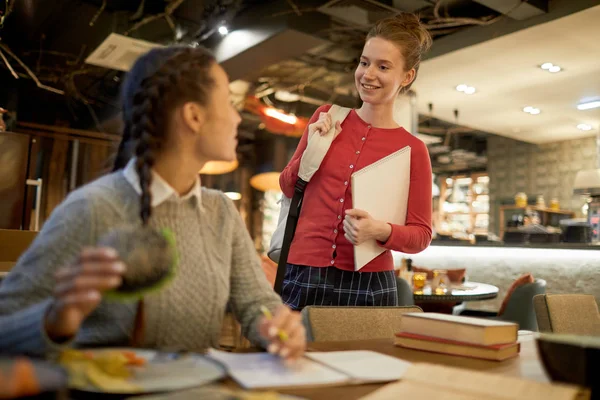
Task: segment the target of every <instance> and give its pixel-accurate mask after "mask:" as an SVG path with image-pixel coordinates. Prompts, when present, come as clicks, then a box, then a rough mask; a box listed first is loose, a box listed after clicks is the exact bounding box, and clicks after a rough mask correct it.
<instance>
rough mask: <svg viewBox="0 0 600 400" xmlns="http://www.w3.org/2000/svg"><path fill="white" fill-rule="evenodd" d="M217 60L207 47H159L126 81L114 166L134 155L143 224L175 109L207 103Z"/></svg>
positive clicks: (123, 164)
mask: <svg viewBox="0 0 600 400" xmlns="http://www.w3.org/2000/svg"><path fill="white" fill-rule="evenodd" d="M214 63H215V58H214V56H213V55H212V54H211V53H210V52H209V51H208V50H206V49H205V48H203V47H196V48H191V47H180V46H173V47H165V48H157V49H153V50H150V51H149V52H148V53H147V54H145V55H143V56H142V57H140V58H139V59H138V60H137V61H136V63H135V64H134V66H133V68H132V69H131V71H130V72H129V74H128V75H127V79H126V80H125V82H124V84H123V88H122V93H121V102H122V107H123V122H124V129H123V137H122V139H121V143H120V145H119V149H118V151H117V156H116V158H115V163H114V166H113V171H116V170H119V169H121V168H123V167H124V166H125V165H126V164H127V162H128V161H129V160H130V159H131V157H132V156H133V155H134V154H135V157H136V161H135V169H136V172H137V174H138V177H139V182H140V189H141V196H140V217H141V219H142V223H143V224H144V225H146V224H147V223H148V221H149V219H150V215H151V213H152V210H151V204H152V194H151V193H150V184H151V183H152V167H153V165H154V162H155V159H156V155H157V153H158V152H160V151H161V149H162V146H163V144H164V142H165V139H166V137H167V135H168V129H169V121H170V117H171V115H172V113H173V110H175V109H176V108H177V107H179V106H181V105H182V104H184V103H187V102H190V101H192V102H197V103H199V104H201V105H206V104H207V103H208V101H209V97H210V92H211V89H212V87H213V85H214V80H213V78H212V76H211V73H210V68H211V67H212V66H213V64H214Z"/></svg>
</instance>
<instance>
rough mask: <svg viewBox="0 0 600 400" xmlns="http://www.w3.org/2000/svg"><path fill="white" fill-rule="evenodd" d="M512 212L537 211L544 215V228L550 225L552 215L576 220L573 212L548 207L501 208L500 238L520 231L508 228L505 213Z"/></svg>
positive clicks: (542, 222)
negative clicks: (505, 234) (506, 233)
mask: <svg viewBox="0 0 600 400" xmlns="http://www.w3.org/2000/svg"><path fill="white" fill-rule="evenodd" d="M511 210H513V211H514V210H523V211H537V212H539V213H542V215H541V216H540V217H541V221H540V222H541V225H543V226H547V225H549V223H550V221H549V219H550V218H551V217H550V216H551V215H552V214H554V215H564V216H567V217H570V218H574V217H575V213H574V212H572V211H567V210H552V209H550V208H547V207H537V206H526V207H519V206H514V205H513V206H500V220H499V222H500V226H499V232H498V233H499V234H500V238H504V233H505V232H516V231H518V229H517V228H507V227H506V219H505V218H504V212H505V211H511Z"/></svg>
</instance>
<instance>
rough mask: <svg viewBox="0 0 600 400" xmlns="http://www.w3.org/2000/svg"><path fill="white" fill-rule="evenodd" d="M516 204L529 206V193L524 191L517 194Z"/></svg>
mask: <svg viewBox="0 0 600 400" xmlns="http://www.w3.org/2000/svg"><path fill="white" fill-rule="evenodd" d="M515 205H516V206H517V207H527V195H526V194H525V193H523V192H520V193H517V194H516V195H515Z"/></svg>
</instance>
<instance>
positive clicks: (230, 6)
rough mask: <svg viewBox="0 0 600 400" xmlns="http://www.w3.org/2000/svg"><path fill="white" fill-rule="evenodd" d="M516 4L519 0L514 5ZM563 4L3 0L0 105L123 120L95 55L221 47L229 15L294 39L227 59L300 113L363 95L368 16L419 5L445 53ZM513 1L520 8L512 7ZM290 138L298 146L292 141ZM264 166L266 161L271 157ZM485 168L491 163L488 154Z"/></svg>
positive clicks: (91, 120) (86, 122) (434, 128)
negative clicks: (357, 81) (356, 79)
mask: <svg viewBox="0 0 600 400" xmlns="http://www.w3.org/2000/svg"><path fill="white" fill-rule="evenodd" d="M4 1H5V0H2V2H4ZM572 2H577V1H575V0H573V1H572ZM572 2H571V4H572ZM506 3H512V4H513V6H512V7H510V8H508V9H506V7H505V6H504V5H505V4H506ZM521 3H524V4H525V3H526V6H527V7H529V8H528V11H527V10H526V11H527V12H528V13H529V14H527V13H522V12H521V11H522V10H524V8H519V7H518V6H522V5H523V4H521ZM553 3H554V4H558V3H564V1H562V2H561V1H554V2H553V1H542V0H530V1H520V0H515V1H509V0H506V1H505V0H439V1H435V0H388V1H384V0H381V1H374V0H333V1H316V0H295V1H293V0H276V1H267V0H264V1H256V0H171V1H166V0H18V1H17V0H8V2H7V3H6V4H7V9H5V10H2V8H1V7H0V11H3V12H4V15H5V20H4V25H3V27H2V28H0V56H1V57H0V88H1V89H0V105H2V106H4V107H5V108H8V109H9V110H11V111H13V112H14V114H13V115H16V118H17V119H18V120H20V121H27V122H37V123H45V124H52V125H64V126H70V127H73V128H80V129H89V130H102V131H107V130H108V131H110V130H111V129H118V128H114V127H115V126H118V124H117V125H115V124H114V123H113V124H111V121H113V122H114V118H115V116H116V115H118V112H119V104H118V99H117V97H118V91H119V85H120V82H121V78H122V74H123V72H121V71H117V70H113V69H106V68H102V67H97V66H93V65H89V64H86V63H85V59H86V58H87V57H88V56H89V54H90V53H91V52H92V51H93V50H95V49H96V48H97V47H98V46H99V45H100V44H101V43H102V42H103V41H104V40H105V39H106V37H107V36H108V35H109V34H110V33H113V32H115V33H119V34H122V35H127V36H131V37H133V38H139V39H144V40H146V41H150V42H155V43H160V44H172V43H181V44H189V45H193V44H194V43H201V44H203V45H205V46H207V47H210V48H213V49H215V52H216V54H217V55H218V54H219V51H220V50H219V45H220V41H221V35H219V33H218V32H217V29H218V27H219V26H221V25H222V24H225V25H227V26H228V27H229V29H230V31H234V30H236V29H238V28H248V27H254V28H256V27H260V29H262V30H263V31H269V29H271V30H272V32H277V34H278V35H279V36H277V37H279V38H285V40H287V41H288V42H282V43H279V46H280V47H279V48H280V49H281V50H280V51H273V47H272V46H274V45H276V44H277V41H276V39H273V40H271V41H264V43H260V44H258V45H256V46H254V47H252V48H248V49H242V50H244V51H240V52H239V54H237V55H233V56H231V57H230V58H229V59H224V60H223V61H222V62H223V65H224V66H225V68H226V69H228V68H229V69H231V72H230V74H232V75H236V74H237V75H239V76H233V78H234V79H243V80H245V81H247V82H248V84H249V85H248V92H247V93H246V94H253V95H258V97H260V98H262V99H263V101H265V102H270V103H273V104H274V105H276V106H278V107H280V108H283V109H287V110H288V111H293V112H295V113H296V114H297V115H302V116H310V114H312V112H313V111H314V110H315V109H316V107H318V105H319V104H323V103H325V102H333V101H335V102H336V103H339V104H342V105H347V106H356V105H357V104H358V98H357V96H356V94H355V90H354V87H353V86H354V85H353V80H352V71H353V69H354V68H355V66H356V60H357V56H358V55H359V54H360V48H361V46H362V43H363V40H364V36H365V34H366V30H367V27H368V25H370V24H372V23H373V22H375V21H376V20H378V19H379V18H382V17H385V16H388V15H393V14H394V13H398V12H401V11H410V12H418V14H419V15H420V17H421V19H422V21H423V22H424V23H425V24H427V26H428V27H429V29H430V32H431V33H432V36H433V37H434V48H433V49H432V52H434V53H435V52H436V46H438V44H439V43H442V44H443V46H441V45H439V46H440V47H438V48H441V47H444V46H445V47H446V48H448V42H449V41H451V40H452V38H453V36H456V37H458V36H460V35H461V34H463V32H464V33H466V32H471V31H473V32H475V31H476V30H477V29H479V30H481V31H482V32H483V30H484V29H486V28H487V27H489V26H494V24H504V25H506V26H507V28H506V31H509V30H510V29H513V30H514V29H515V28H514V25H515V24H518V25H519V26H522V27H525V26H527V24H530V23H531V22H532V21H534V20H536V18H538V19H540V18H545V17H546V16H547V15H549V14H551V12H552V4H553ZM503 4H504V5H503ZM515 10H517V11H519V13H516V12H515V13H513V14H510V13H511V12H513V11H515ZM504 13H509V14H510V16H509V17H507V16H506V15H505V14H504ZM530 14H531V15H530ZM0 15H2V13H1V12H0ZM510 24H512V25H510ZM504 25H503V26H504ZM509 25H510V26H509ZM281 32H287V34H288V36H285V35H280V33H281ZM290 32H291V33H290ZM268 34H271V33H268ZM499 34H503V33H502V32H500V31H498V32H497V34H496V35H499ZM303 35H309V36H310V37H311V38H312V39H311V40H315V43H319V45H318V46H317V47H316V48H314V49H310V51H306V49H304V48H303V47H302V40H303V39H302V38H307V37H309V36H303ZM270 37H271V38H276V35H275V34H273V36H270ZM281 40H284V39H281ZM470 40H471V41H472V40H473V36H472V35H471V39H470ZM267 42H269V43H270V45H267V44H266V43H267ZM221 45H222V44H221ZM261 46H262V47H261ZM269 46H271V47H269ZM438 53H439V50H438ZM236 57H237V64H236ZM244 57H245V58H244ZM240 60H242V61H243V62H241V61H240ZM220 61H221V60H220ZM228 66H229V67H228ZM240 66H241V69H240ZM236 68H237V69H236ZM11 69H12V71H11ZM229 69H228V71H229ZM14 75H17V76H18V77H19V79H18V80H17V79H15V77H14ZM36 81H37V82H36ZM39 86H41V88H40V87H39ZM283 89H285V91H288V92H293V93H296V94H298V93H299V94H301V96H302V97H301V98H300V99H299V100H297V101H294V102H289V101H288V102H283V101H281V100H279V99H278V98H276V96H275V93H276V92H277V91H281V90H283ZM57 92H58V93H57ZM432 106H435V105H432ZM244 116H245V121H244V124H243V126H242V131H244V132H246V134H245V135H243V138H245V141H244V140H242V141H241V146H240V147H241V148H240V152H241V153H243V152H244V151H247V152H253V153H254V156H253V157H252V158H254V159H256V158H257V157H258V158H263V157H269V156H268V155H265V156H261V155H258V156H257V154H260V153H261V151H260V150H259V149H258V148H259V147H260V146H261V145H262V144H265V143H267V142H268V137H269V134H267V133H265V132H260V129H258V125H259V122H260V121H258V120H257V119H256V118H253V117H252V116H251V115H249V114H245V115H244ZM419 131H420V132H422V133H426V134H431V135H434V136H439V137H441V138H442V143H440V144H436V145H432V148H433V147H435V146H437V147H438V150H435V149H434V150H433V152H436V151H439V150H440V149H441V150H442V152H450V151H452V150H453V149H454V150H456V149H457V148H462V149H466V150H467V151H468V152H473V153H475V155H477V156H479V157H482V156H483V157H484V156H485V142H486V139H485V138H486V134H485V133H484V132H476V131H472V130H469V129H467V128H464V127H460V126H458V125H456V124H455V123H454V121H439V120H435V119H433V118H429V117H428V116H427V112H424V113H423V114H422V115H421V116H420V124H419ZM290 146H291V148H293V146H294V142H293V140H292V141H291V144H290ZM440 146H442V147H440ZM244 149H246V150H244ZM267 153H268V152H267ZM271 153H272V151H271ZM479 160H480V161H481V158H480V159H479ZM257 163H258V164H264V160H263V161H257ZM480 164H481V163H480ZM474 165H475V164H473V165H471V167H473V166H474ZM434 167H435V168H436V169H437V170H438V171H443V170H450V168H451V167H449V166H447V165H445V164H444V163H441V164H440V163H437V164H436V163H434ZM468 168H470V167H468ZM479 168H485V163H484V164H483V165H480V166H479Z"/></svg>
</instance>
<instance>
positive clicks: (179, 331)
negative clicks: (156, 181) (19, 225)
mask: <svg viewBox="0 0 600 400" xmlns="http://www.w3.org/2000/svg"><path fill="white" fill-rule="evenodd" d="M201 198H202V200H201V201H202V207H198V204H197V201H199V200H198V199H197V197H191V198H188V199H185V200H183V199H177V200H172V201H166V202H163V203H161V204H159V205H158V206H156V207H154V208H153V210H152V212H153V214H152V217H151V220H150V221H151V222H150V224H151V225H153V226H155V227H159V228H163V227H164V228H169V229H170V230H171V231H173V232H174V234H175V239H176V241H177V248H178V249H177V250H178V252H179V257H180V260H179V261H180V262H179V267H178V271H177V276H176V278H175V279H174V281H173V282H172V283H171V285H169V286H168V287H167V288H165V289H164V290H162V291H159V292H158V293H156V294H151V295H149V296H147V297H146V298H145V301H144V303H145V335H144V346H146V347H151V348H168V347H177V348H185V349H188V350H195V351H198V350H202V349H205V348H207V347H210V346H213V347H215V346H217V344H218V339H219V334H220V331H221V325H222V321H223V316H224V314H225V309H226V306H227V304H228V302H229V303H230V305H231V308H232V311H233V313H234V315H235V316H236V318H237V319H238V321H240V323H241V325H242V330H243V333H244V334H245V336H246V337H248V338H249V339H250V340H251V341H253V342H254V343H260V339H259V336H258V332H257V321H258V319H259V316H260V315H261V312H260V306H261V305H265V306H266V307H268V308H270V309H274V308H275V307H276V306H277V305H279V304H281V299H280V298H279V297H278V296H277V295H276V294H275V293H274V292H273V290H272V288H271V287H270V285H269V283H268V281H267V279H266V277H265V275H264V272H263V271H262V269H261V266H260V263H259V258H258V257H257V255H256V251H255V249H254V246H253V243H252V240H251V238H250V236H249V235H248V232H247V230H246V227H245V225H244V223H243V221H242V219H241V217H240V215H239V213H238V212H237V210H236V209H235V207H234V205H233V203H232V202H231V201H230V200H229V199H228V198H226V197H225V196H224V195H223V194H222V193H220V192H217V191H213V190H208V189H205V188H203V189H202V194H201ZM138 215H139V196H138V194H137V193H136V191H135V190H134V188H133V187H132V186H131V184H130V183H129V182H128V181H127V180H126V179H125V177H124V176H123V173H122V171H119V172H115V173H113V174H110V175H106V176H104V177H102V178H100V179H98V180H96V181H94V182H92V183H90V184H88V185H86V186H84V187H82V188H81V189H78V190H76V191H74V192H72V193H71V194H70V195H69V196H68V197H67V199H66V200H65V201H64V202H63V203H62V204H61V205H60V206H59V207H57V208H56V210H55V211H54V212H53V213H52V215H51V217H50V219H49V220H48V221H47V222H46V223H45V224H44V227H43V229H42V230H41V232H40V233H39V235H38V236H37V238H36V239H35V241H34V242H33V244H32V245H31V247H30V248H29V249H28V250H27V251H26V252H25V253H24V254H23V255H22V256H21V258H20V259H19V261H18V262H17V265H16V266H15V267H14V269H13V270H12V271H11V272H10V273H9V274H8V276H7V277H6V278H5V279H4V281H3V282H2V283H1V284H0V353H8V352H10V353H28V354H36V355H51V354H52V353H53V352H54V351H55V350H57V349H59V348H60V346H58V345H57V344H55V343H53V342H52V341H51V340H50V339H49V338H48V337H47V336H46V334H45V331H44V329H43V319H44V315H45V313H46V311H47V309H48V306H49V305H50V303H51V295H52V290H53V287H54V273H55V272H56V270H57V269H59V268H60V267H63V266H66V265H69V263H71V262H72V261H73V260H75V259H76V257H77V256H78V254H79V253H80V252H81V249H82V248H83V247H86V246H94V245H95V244H96V243H97V241H98V239H99V238H100V237H101V236H102V235H103V234H104V233H106V232H107V231H109V230H111V229H113V228H115V227H117V226H119V225H121V224H138V223H139V216H138ZM135 315H136V303H118V302H109V301H107V300H103V301H102V303H101V304H100V306H99V307H98V308H97V309H96V310H95V311H94V312H93V313H92V315H91V316H90V317H89V318H88V319H87V320H86V321H85V322H84V324H83V326H82V328H81V330H80V331H79V333H78V335H77V336H76V338H75V339H74V344H75V345H77V346H95V345H127V344H128V343H129V341H130V337H131V335H132V333H133V326H134V320H135ZM69 344H72V343H69Z"/></svg>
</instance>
